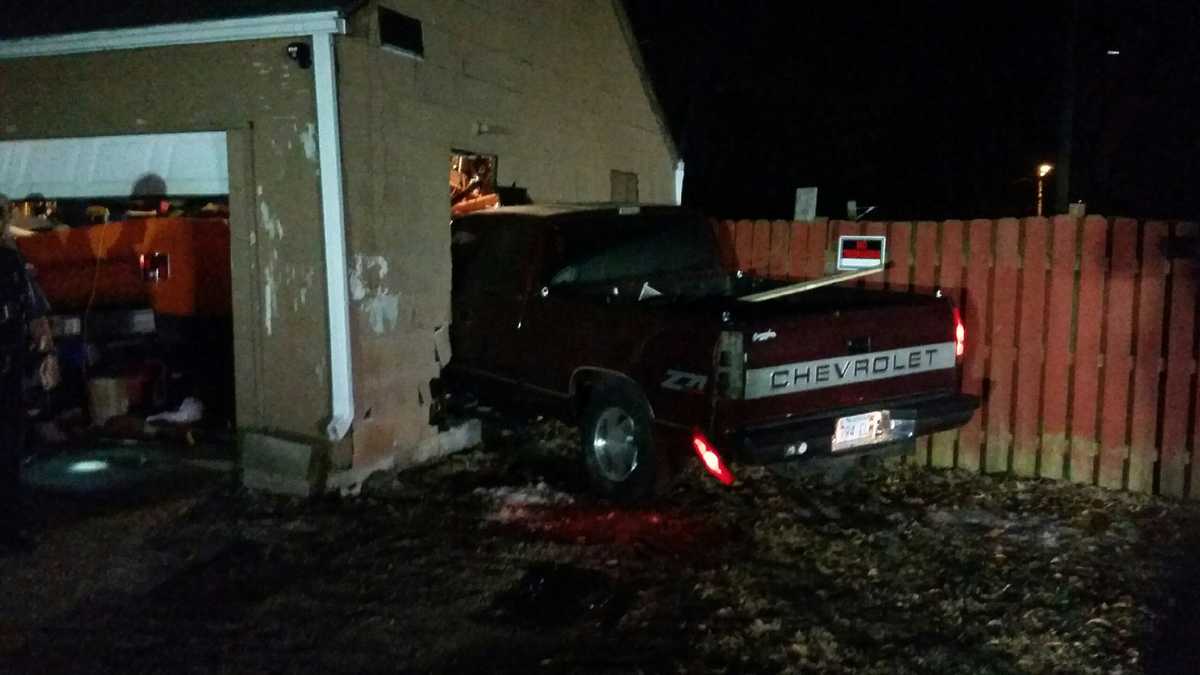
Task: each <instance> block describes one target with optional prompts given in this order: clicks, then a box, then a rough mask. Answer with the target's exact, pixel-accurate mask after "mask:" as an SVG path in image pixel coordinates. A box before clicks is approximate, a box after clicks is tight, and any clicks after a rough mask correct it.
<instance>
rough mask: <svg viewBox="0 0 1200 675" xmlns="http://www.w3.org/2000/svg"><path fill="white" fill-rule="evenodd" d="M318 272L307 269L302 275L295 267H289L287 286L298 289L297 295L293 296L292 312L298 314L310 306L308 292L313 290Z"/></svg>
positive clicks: (310, 268)
mask: <svg viewBox="0 0 1200 675" xmlns="http://www.w3.org/2000/svg"><path fill="white" fill-rule="evenodd" d="M316 275H317V271H316V270H315V269H313V268H312V267H308V268H306V269H305V271H304V273H303V274H302V273H301V272H300V270H299V269H297V268H296V266H295V265H289V266H288V278H287V284H288V287H289V288H296V287H299V288H298V290H296V293H295V295H293V296H292V311H293V312H296V313H297V314H299V313H300V310H301V309H303V308H304V307H307V306H308V291H309V289H310V288H312V285H313V280H314V279H315V278H316Z"/></svg>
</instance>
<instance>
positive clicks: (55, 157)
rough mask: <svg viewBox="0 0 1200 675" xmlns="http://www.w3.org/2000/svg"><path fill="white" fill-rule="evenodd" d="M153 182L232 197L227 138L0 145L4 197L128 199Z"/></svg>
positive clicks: (183, 191)
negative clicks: (137, 186) (140, 183)
mask: <svg viewBox="0 0 1200 675" xmlns="http://www.w3.org/2000/svg"><path fill="white" fill-rule="evenodd" d="M154 177H158V178H161V179H162V183H163V184H165V187H166V189H165V190H163V192H162V194H169V195H223V194H228V193H229V160H228V156H227V153H226V146H225V133H224V132H204V133H189V134H146V135H136V136H94V137H89V138H58V139H50V140H37V141H0V193H4V194H6V195H8V196H9V197H11V198H17V199H19V198H21V197H24V196H26V195H30V194H34V193H37V194H42V195H44V196H45V197H46V198H48V199H69V198H73V197H128V196H130V195H132V194H133V193H134V185H136V184H138V183H139V181H141V182H142V184H143V185H145V184H154V183H155V180H154Z"/></svg>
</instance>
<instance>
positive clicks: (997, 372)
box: [984, 218, 1021, 473]
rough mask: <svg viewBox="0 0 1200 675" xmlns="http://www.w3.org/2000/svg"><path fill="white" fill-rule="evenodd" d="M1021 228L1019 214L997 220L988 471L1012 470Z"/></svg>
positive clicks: (986, 458) (986, 464) (986, 453)
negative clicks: (1011, 450)
mask: <svg viewBox="0 0 1200 675" xmlns="http://www.w3.org/2000/svg"><path fill="white" fill-rule="evenodd" d="M1020 235H1021V230H1020V223H1018V222H1017V220H1016V219H1015V218H1002V219H1001V220H999V221H997V223H996V264H995V269H994V270H993V272H992V274H993V278H994V282H993V284H994V285H993V287H992V334H991V363H990V367H989V368H988V383H989V386H988V398H987V447H986V450H985V455H984V462H985V468H986V470H987V471H988V472H990V473H994V472H1003V471H1007V470H1008V462H1009V457H1008V455H1009V450H1010V448H1011V445H1012V426H1011V418H1012V397H1013V369H1014V366H1015V365H1016V352H1017V349H1016V340H1015V337H1016V334H1017V330H1016V329H1017V326H1016V313H1017V290H1018V288H1017V280H1018V278H1019V274H1020V270H1019V269H1018V268H1017V265H1019V264H1020V257H1019V255H1018V245H1019V240H1020Z"/></svg>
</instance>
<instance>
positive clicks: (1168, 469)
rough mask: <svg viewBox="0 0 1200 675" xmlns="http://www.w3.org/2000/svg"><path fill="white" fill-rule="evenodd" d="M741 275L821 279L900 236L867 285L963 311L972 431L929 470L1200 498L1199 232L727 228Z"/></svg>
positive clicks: (937, 226) (1011, 222)
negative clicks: (1184, 247) (1184, 249)
mask: <svg viewBox="0 0 1200 675" xmlns="http://www.w3.org/2000/svg"><path fill="white" fill-rule="evenodd" d="M716 227H717V231H718V235H719V240H720V241H721V244H722V254H723V256H724V257H725V262H726V264H728V265H730V266H732V267H735V268H737V269H742V270H746V271H749V272H752V273H755V274H758V275H762V276H769V277H775V278H783V279H799V278H812V277H816V276H820V275H822V274H823V273H825V271H826V269H827V267H826V266H827V265H829V264H831V260H832V255H833V252H832V249H833V243H835V242H836V241H837V237H838V236H839V235H843V234H886V235H887V237H888V257H889V259H890V260H891V262H892V265H891V267H890V268H889V269H888V270H887V271H886V272H885V273H883V274H880V275H877V276H874V277H868V280H867V281H865V282H862V283H863V285H865V286H868V287H875V288H885V289H890V290H897V291H906V290H910V289H916V290H932V289H934V288H935V287H940V288H942V289H943V291H944V292H946V293H948V294H949V295H950V297H952V298H953V299H954V300H955V301H956V302H957V303H958V305H959V307H960V308H962V310H963V319H964V322H965V323H966V328H967V353H966V356H965V358H964V365H963V373H962V376H963V388H964V390H965V391H968V392H970V393H974V394H978V395H981V396H982V397H983V405H982V406H981V408H980V411H979V412H978V413H977V414H976V415H975V417H974V418H973V419H972V420H971V422H970V423H969V424H968V425H967V426H965V427H963V428H962V429H960V430H958V431H956V432H948V433H942V434H937V435H935V436H933V437H932V439H923V440H922V441H921V442H920V443H919V444H918V447H917V454H916V461H918V462H921V463H927V464H929V465H932V466H935V467H952V466H956V467H960V468H963V469H967V470H972V471H987V472H1003V471H1010V472H1012V473H1014V474H1016V475H1019V476H1041V477H1046V478H1063V479H1069V480H1072V481H1075V482H1080V483H1092V484H1098V485H1102V486H1105V487H1112V488H1126V489H1129V490H1133V491H1138V492H1156V493H1160V494H1163V495H1169V496H1174V497H1182V496H1191V497H1195V498H1200V456H1197V457H1196V461H1192V457H1193V453H1195V452H1196V451H1197V447H1198V446H1200V419H1198V418H1200V399H1198V397H1197V395H1196V364H1197V348H1198V347H1200V340H1198V339H1197V330H1196V324H1195V318H1196V311H1197V282H1198V280H1200V269H1197V268H1198V267H1200V265H1198V264H1197V263H1196V262H1195V261H1192V260H1187V259H1184V260H1174V261H1172V260H1169V259H1167V257H1166V256H1164V254H1163V252H1162V251H1163V246H1162V245H1163V242H1164V240H1166V239H1167V238H1168V237H1172V236H1175V237H1194V236H1196V234H1197V228H1196V225H1195V224H1193V223H1165V222H1155V221H1148V222H1138V221H1135V220H1129V219H1121V218H1118V219H1113V220H1108V219H1105V218H1103V217H1099V216H1089V217H1087V218H1085V219H1077V218H1071V217H1068V216H1060V217H1056V218H1053V219H1045V218H1026V219H1024V220H1017V219H1015V218H1008V219H1000V220H972V221H965V222H964V221H959V220H948V221H945V222H917V223H905V222H895V223H879V222H869V223H863V222H848V221H833V222H814V223H803V222H788V221H765V220H758V221H746V220H742V221H723V222H720V223H717V224H716Z"/></svg>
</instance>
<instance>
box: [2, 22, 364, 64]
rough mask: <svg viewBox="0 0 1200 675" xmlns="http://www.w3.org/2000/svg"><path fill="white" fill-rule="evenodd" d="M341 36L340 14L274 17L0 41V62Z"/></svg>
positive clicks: (343, 31)
mask: <svg viewBox="0 0 1200 675" xmlns="http://www.w3.org/2000/svg"><path fill="white" fill-rule="evenodd" d="M345 32H346V20H345V19H344V18H342V16H341V14H340V13H339V12H308V13H300V14H275V15H269V16H257V17H250V18H242V19H220V20H216V21H195V22H188V23H172V24H159V25H156V26H143V27H139V28H117V29H113V30H100V31H88V32H85V33H68V34H64V35H46V36H39V37H30V38H18V39H15V40H0V60H3V59H23V58H31V57H37V56H61V55H66V54H87V53H93V52H107V51H115V50H124V49H143V48H148V47H169V46H175V45H193V44H210V43H214V42H236V41H240V40H264V39H271V38H286V37H301V36H310V35H317V34H342V33H345Z"/></svg>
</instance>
